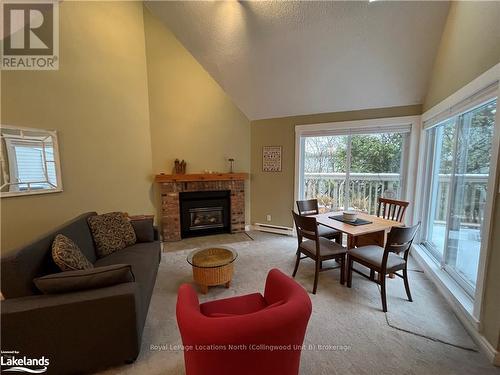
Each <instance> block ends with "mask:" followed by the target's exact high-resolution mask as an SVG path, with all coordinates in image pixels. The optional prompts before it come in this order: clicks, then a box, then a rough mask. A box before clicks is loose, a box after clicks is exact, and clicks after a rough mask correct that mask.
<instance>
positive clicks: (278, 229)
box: [253, 223, 293, 236]
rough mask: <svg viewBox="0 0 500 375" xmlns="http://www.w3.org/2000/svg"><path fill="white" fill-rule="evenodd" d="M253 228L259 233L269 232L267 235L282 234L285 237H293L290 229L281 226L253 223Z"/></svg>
mask: <svg viewBox="0 0 500 375" xmlns="http://www.w3.org/2000/svg"><path fill="white" fill-rule="evenodd" d="M253 227H254V230H258V231H261V232H269V233H277V234H284V235H286V236H293V229H292V228H289V227H283V226H281V225H271V224H262V223H255V224H254V225H253Z"/></svg>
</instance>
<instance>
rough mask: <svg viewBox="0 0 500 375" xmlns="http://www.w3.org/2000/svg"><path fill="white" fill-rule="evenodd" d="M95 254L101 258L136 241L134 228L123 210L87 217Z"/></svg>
mask: <svg viewBox="0 0 500 375" xmlns="http://www.w3.org/2000/svg"><path fill="white" fill-rule="evenodd" d="M87 221H88V223H89V227H90V230H91V232H92V236H93V237H94V242H95V244H96V247H97V249H96V250H97V256H98V257H100V258H102V257H104V256H106V255H109V254H112V253H114V252H115V251H117V250H121V249H123V248H125V247H127V246H131V245H133V244H135V243H136V241H137V238H136V236H135V231H134V228H133V227H132V224H130V221H129V220H128V218H127V217H126V216H125V214H124V213H123V212H110V213H107V214H102V215H95V216H91V217H89V218H88V219H87Z"/></svg>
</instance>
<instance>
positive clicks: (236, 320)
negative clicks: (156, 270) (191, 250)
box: [177, 269, 311, 375]
mask: <svg viewBox="0 0 500 375" xmlns="http://www.w3.org/2000/svg"><path fill="white" fill-rule="evenodd" d="M310 315H311V300H310V298H309V295H308V294H307V292H306V291H305V290H304V288H302V286H300V285H299V284H297V283H296V282H295V281H294V280H293V279H291V278H290V277H288V276H286V275H285V274H283V273H282V272H281V271H279V270H277V269H272V270H271V271H269V274H268V275H267V280H266V288H265V291H264V296H262V295H261V294H260V293H254V294H248V295H245V296H240V297H233V298H226V299H222V300H218V301H211V302H206V303H203V304H201V305H200V304H199V302H198V296H197V294H196V292H195V291H194V289H193V288H192V287H191V285H189V284H183V285H181V286H180V288H179V294H178V297H177V324H178V325H179V330H180V332H181V336H182V342H183V344H184V362H185V366H186V374H187V375H198V374H200V375H201V374H202V375H211V374H217V375H224V374H227V375H234V374H239V375H242V374H252V375H254V374H276V375H279V374H283V375H285V374H286V375H291V374H298V372H299V363H300V353H301V349H302V344H303V341H304V335H305V331H306V328H307V323H308V321H309V317H310Z"/></svg>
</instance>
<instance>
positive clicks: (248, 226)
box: [245, 224, 252, 232]
mask: <svg viewBox="0 0 500 375" xmlns="http://www.w3.org/2000/svg"><path fill="white" fill-rule="evenodd" d="M251 230H252V226H251V225H250V224H247V225H245V232H248V231H251Z"/></svg>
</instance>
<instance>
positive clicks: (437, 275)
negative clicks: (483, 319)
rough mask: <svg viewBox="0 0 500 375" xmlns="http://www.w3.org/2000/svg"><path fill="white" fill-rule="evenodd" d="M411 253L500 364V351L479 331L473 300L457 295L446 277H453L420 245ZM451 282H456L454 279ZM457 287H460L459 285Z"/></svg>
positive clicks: (484, 348) (464, 324) (489, 354)
mask: <svg viewBox="0 0 500 375" xmlns="http://www.w3.org/2000/svg"><path fill="white" fill-rule="evenodd" d="M411 255H412V257H413V259H415V261H416V262H417V263H418V265H419V266H420V267H422V269H423V270H424V272H425V274H426V276H427V277H428V278H429V279H430V280H431V281H432V282H433V283H434V285H436V287H437V289H438V291H439V292H440V293H441V295H442V296H443V297H444V299H445V300H446V301H447V302H448V304H449V305H450V306H451V308H452V310H453V312H454V313H455V315H456V316H457V318H458V320H460V322H461V323H462V325H463V326H464V327H465V329H466V330H467V332H468V333H469V334H470V335H471V337H472V339H473V340H474V341H475V342H476V344H477V345H478V346H479V348H480V350H481V351H482V352H483V353H484V354H485V355H486V357H488V360H489V361H490V362H491V363H492V364H493V365H495V366H500V353H499V352H498V351H497V350H496V349H495V348H494V347H493V346H492V345H491V344H490V343H489V342H488V340H486V338H485V337H484V336H483V335H482V334H481V333H480V332H479V321H478V320H477V319H476V318H475V317H474V316H472V306H473V304H472V303H471V301H470V300H469V301H467V297H464V296H462V297H460V296H457V295H455V294H453V293H452V292H451V291H450V285H449V284H450V281H448V280H446V278H449V279H450V280H452V279H451V277H449V276H447V275H445V271H442V270H441V269H440V268H439V267H438V266H437V265H436V264H435V263H434V262H433V261H432V260H431V259H430V258H429V256H428V255H427V254H426V252H425V250H424V249H422V248H421V247H420V245H414V246H413V247H412V252H411ZM451 282H453V283H454V281H451ZM457 288H459V287H458V286H457ZM463 294H465V292H463Z"/></svg>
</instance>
